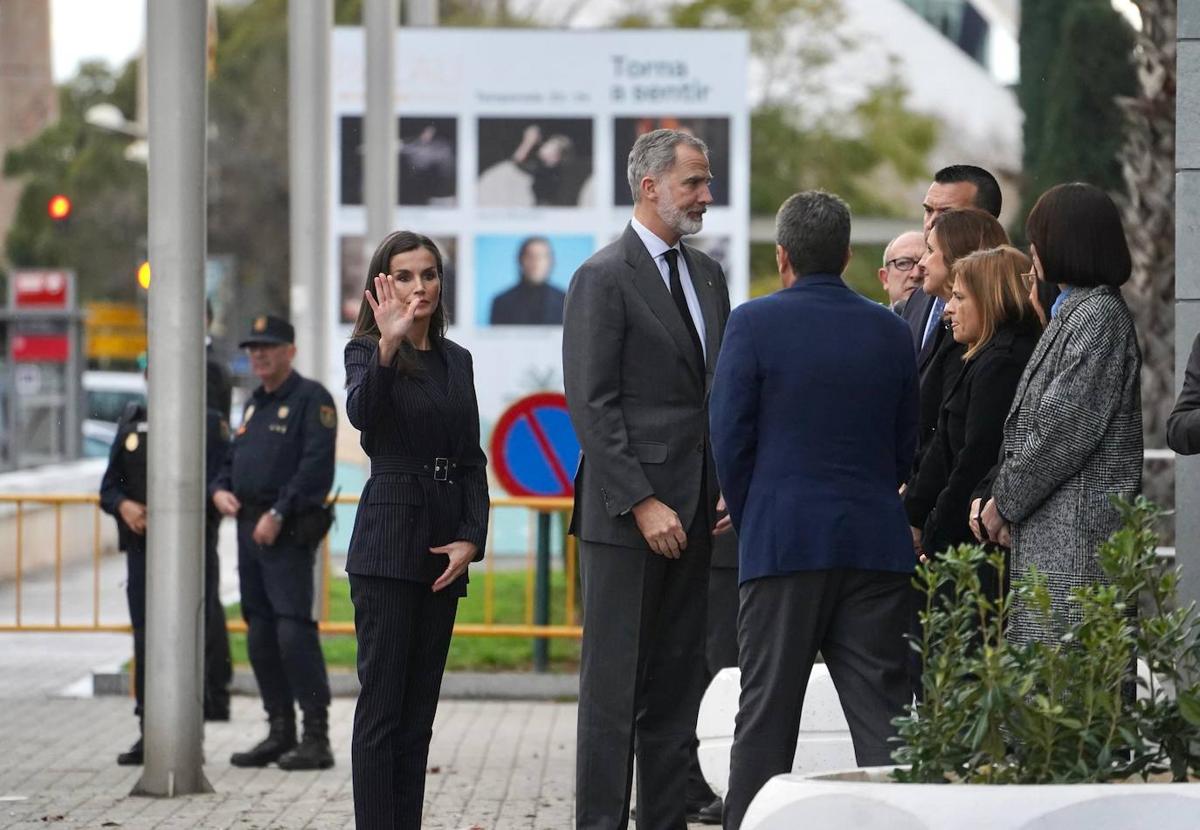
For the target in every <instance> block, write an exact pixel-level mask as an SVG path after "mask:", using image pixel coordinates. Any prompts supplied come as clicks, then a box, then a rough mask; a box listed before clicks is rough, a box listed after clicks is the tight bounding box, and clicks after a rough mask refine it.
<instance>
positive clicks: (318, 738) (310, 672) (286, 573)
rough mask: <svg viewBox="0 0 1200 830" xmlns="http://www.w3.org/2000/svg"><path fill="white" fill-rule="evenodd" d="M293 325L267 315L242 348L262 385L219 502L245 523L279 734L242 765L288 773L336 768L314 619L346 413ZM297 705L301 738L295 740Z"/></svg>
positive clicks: (266, 699) (254, 624)
mask: <svg viewBox="0 0 1200 830" xmlns="http://www.w3.org/2000/svg"><path fill="white" fill-rule="evenodd" d="M294 340H295V333H294V331H293V329H292V326H291V324H290V323H288V322H287V321H286V320H282V319H280V318H278V317H270V316H263V317H259V318H257V319H256V320H255V321H254V324H253V327H252V331H251V333H250V336H249V337H247V338H246V339H245V340H243V341H242V343H241V344H240V345H241V347H242V348H244V349H246V350H247V351H248V352H249V355H250V366H251V370H252V371H253V372H254V374H255V375H256V376H257V377H258V379H259V380H260V381H261V382H262V385H261V386H259V387H258V388H257V389H255V390H254V394H253V395H252V396H251V398H250V400H249V401H248V402H247V404H246V408H245V410H244V411H243V413H242V425H241V427H239V428H238V430H237V432H236V434H235V435H234V438H233V446H232V449H231V451H230V453H229V455H228V457H227V460H226V463H225V465H224V468H223V469H222V471H221V474H220V475H219V476H218V478H217V481H216V482H215V483H214V484H213V485H212V487H210V488H209V489H210V492H211V493H212V501H213V504H215V505H216V506H217V509H219V510H220V511H221V512H222V513H224V514H225V515H227V516H236V517H237V523H238V571H239V576H240V580H241V591H242V616H243V617H244V618H245V620H246V625H247V628H248V633H247V643H246V645H247V650H248V652H249V656H250V665H251V667H252V668H253V669H254V677H255V679H256V680H257V681H258V689H259V692H260V693H261V694H262V699H263V707H264V708H265V709H266V711H267V719H268V722H269V724H270V732H269V734H268V735H267V737H266V739H265V740H263V741H261V742H260V743H258V744H257V745H256V746H254V747H253V748H252V749H250V750H248V751H246V752H237V753H234V755H233V757H232V758H230V763H232V764H233V765H234V766H237V767H262V766H266V765H267V764H270V763H271V762H273V761H277V762H278V763H279V766H280V767H281V768H282V769H289V770H293V769H326V768H328V767H331V766H333V753H332V751H331V750H330V747H329V678H328V676H327V675H326V673H325V658H324V655H322V653H321V644H320V640H319V638H318V636H317V623H316V619H315V617H314V615H313V566H314V564H315V562H316V555H317V545H318V544H319V543H320V541H321V539H322V538H323V537H324V535H325V532H326V531H327V530H328V528H329V525H328V522H327V520H325V517H327V516H328V512H327V511H326V509H325V507H324V504H325V498H326V495H327V494H328V492H329V489H330V487H331V486H332V485H333V472H334V442H335V438H336V437H337V410H336V409H335V408H334V405H333V398H332V397H331V396H330V394H329V392H328V391H326V389H325V387H323V386H321V384H319V383H317V382H316V381H313V380H308V379H307V378H303V377H301V376H300V374H299V373H298V372H296V371H294V370H293V369H292V361H293V359H294V358H295V356H296V347H295V345H293V343H294ZM296 703H298V704H299V705H300V711H301V712H302V713H303V715H304V737H303V740H302V741H301V742H300V743H299V744H297V743H296V715H295V709H294V708H293V705H294V704H296Z"/></svg>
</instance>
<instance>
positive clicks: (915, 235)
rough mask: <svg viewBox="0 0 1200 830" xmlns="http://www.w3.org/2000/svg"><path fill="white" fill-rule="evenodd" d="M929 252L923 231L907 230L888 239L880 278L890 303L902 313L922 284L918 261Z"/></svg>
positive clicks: (889, 304)
mask: <svg viewBox="0 0 1200 830" xmlns="http://www.w3.org/2000/svg"><path fill="white" fill-rule="evenodd" d="M924 254H925V237H924V235H922V233H921V232H920V231H905V232H904V233H902V234H900V235H899V236H897V237H896V238H895V239H893V240H892V241H891V242H889V243H888V246H887V248H886V249H884V252H883V267H882V268H880V269H879V282H880V284H881V285H883V290H884V291H886V292H887V295H888V306H889V307H890V308H891V309H892V311H894V312H896V313H897V314H899V313H900V312H901V311H902V310H903V309H904V304H905V302H907V301H908V298H909V296H910V295H911V294H912V293H913V292H914V291H916V290H917V289H918V288H919V287H920V286H921V271H920V269H918V268H917V262H918V261H920V259H921V257H922V256H924Z"/></svg>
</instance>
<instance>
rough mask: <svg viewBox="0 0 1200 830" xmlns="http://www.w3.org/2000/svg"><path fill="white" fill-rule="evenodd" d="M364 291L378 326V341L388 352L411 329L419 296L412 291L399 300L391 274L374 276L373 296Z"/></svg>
mask: <svg viewBox="0 0 1200 830" xmlns="http://www.w3.org/2000/svg"><path fill="white" fill-rule="evenodd" d="M364 293H365V294H366V297H367V302H368V303H369V304H370V306H371V311H372V312H373V313H374V315H375V325H377V326H378V327H379V340H380V343H381V345H383V344H386V346H387V347H388V351H389V352H390V351H393V350H394V349H395V348H396V347H398V346H399V345H400V342H401V341H402V340H404V338H405V337H406V336H407V335H408V332H409V330H410V329H412V324H413V320H414V319H415V318H416V314H417V304H418V302H419V301H420V299H421V298H420V297H419V296H418V295H417V294H415V293H414V294H410V295H409V296H408V299H407V300H401V299H400V295H399V292H398V291H397V290H396V278H395V277H393V276H392V275H391V274H379V275H378V276H376V277H375V294H374V296H372V294H371V292H370V291H366V292H364Z"/></svg>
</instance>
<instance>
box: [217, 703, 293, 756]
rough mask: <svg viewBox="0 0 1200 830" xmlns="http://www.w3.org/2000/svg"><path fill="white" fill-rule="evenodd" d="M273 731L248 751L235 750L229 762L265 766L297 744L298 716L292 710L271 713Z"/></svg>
mask: <svg viewBox="0 0 1200 830" xmlns="http://www.w3.org/2000/svg"><path fill="white" fill-rule="evenodd" d="M268 722H269V723H270V725H271V731H270V732H269V733H268V734H267V737H266V738H265V739H264V740H262V741H260V742H259V743H258V744H256V745H255V746H254V747H253V748H252V749H249V750H247V751H246V752H235V753H233V755H231V756H230V758H229V763H231V764H233V765H234V766H235V767H265V766H266V765H267V764H269V763H271V762H272V761H278V760H279V757H280V756H281V755H283V754H284V753H286V752H287V751H288V750H290V749H293V748H295V746H296V716H295V715H294V714H293V713H292V712H291V711H287V712H279V713H275V714H272V715H270V717H269V719H268Z"/></svg>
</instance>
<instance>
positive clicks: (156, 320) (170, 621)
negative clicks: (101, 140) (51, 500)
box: [134, 0, 212, 797]
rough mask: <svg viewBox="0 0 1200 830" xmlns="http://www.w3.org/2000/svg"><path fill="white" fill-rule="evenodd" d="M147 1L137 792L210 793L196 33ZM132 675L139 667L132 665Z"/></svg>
mask: <svg viewBox="0 0 1200 830" xmlns="http://www.w3.org/2000/svg"><path fill="white" fill-rule="evenodd" d="M206 14H207V9H206V8H205V4H204V3H197V2H195V0H147V2H146V20H147V38H146V48H147V61H148V63H149V69H148V71H147V76H148V81H149V98H148V100H149V110H150V111H149V116H150V118H149V142H150V146H151V148H152V150H151V154H150V165H149V181H150V204H149V210H150V262H151V264H152V266H153V268H154V290H153V291H151V292H150V319H149V326H148V328H149V332H150V344H149V348H150V374H149V386H150V405H149V420H150V427H151V432H150V435H151V436H154V438H153V440H151V441H150V447H149V481H148V485H149V487H148V491H149V504H148V505H147V507H148V510H149V513H148V517H149V521H148V522H147V536H146V548H147V550H148V551H149V552H150V555H149V556H147V557H146V667H145V668H146V701H145V710H146V711H145V714H144V724H145V759H146V765H145V768H144V770H143V771H142V777H141V779H140V780H139V781H138V783H137V785H136V786H135V787H134V793H136V794H141V795H157V796H167V797H174V796H176V795H183V794H188V793H200V792H212V787H211V786H210V785H209V783H208V781H207V779H205V777H204V770H203V768H202V763H203V741H204V721H203V703H202V695H203V691H202V690H203V669H202V663H203V655H204V650H203V648H202V639H201V638H202V637H203V631H204V625H203V623H204V506H205V498H206V494H205V487H204V433H205V417H204V386H205V383H204V378H205V371H204V256H205V237H206V226H205V194H204V184H205V181H204V179H205V175H204V174H205V141H206V121H207V118H206V110H207V105H206V101H205V48H206V45H205V31H206ZM139 669H140V667H139Z"/></svg>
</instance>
